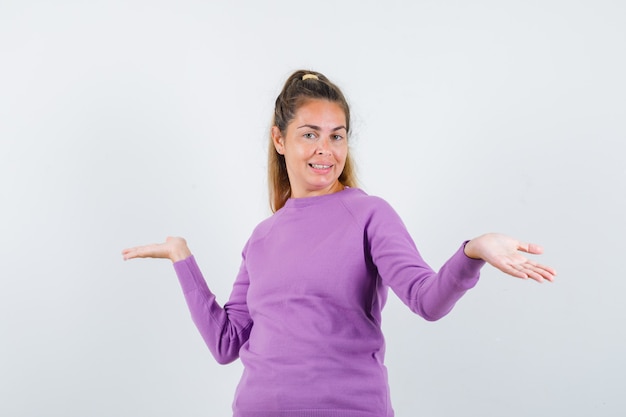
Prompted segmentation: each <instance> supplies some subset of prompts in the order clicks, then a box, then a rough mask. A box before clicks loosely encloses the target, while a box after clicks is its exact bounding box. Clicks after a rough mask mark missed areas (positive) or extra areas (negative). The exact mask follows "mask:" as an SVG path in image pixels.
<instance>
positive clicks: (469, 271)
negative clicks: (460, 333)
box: [366, 200, 484, 321]
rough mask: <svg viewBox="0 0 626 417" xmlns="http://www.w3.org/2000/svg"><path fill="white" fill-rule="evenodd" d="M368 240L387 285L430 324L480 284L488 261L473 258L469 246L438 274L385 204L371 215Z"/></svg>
mask: <svg viewBox="0 0 626 417" xmlns="http://www.w3.org/2000/svg"><path fill="white" fill-rule="evenodd" d="M366 235H367V236H366V238H367V242H368V245H369V250H370V255H371V258H372V262H373V263H374V265H375V266H376V268H377V270H378V275H379V277H380V278H381V279H382V281H383V283H384V284H386V285H388V286H389V287H390V288H391V289H392V290H393V292H394V293H395V294H396V295H397V296H398V297H399V298H400V299H401V300H402V302H403V303H404V304H406V305H407V306H408V307H409V308H410V309H411V311H413V312H414V313H416V314H419V315H420V316H422V317H423V318H425V319H426V320H429V321H434V320H438V319H440V318H442V317H443V316H445V315H446V314H448V313H449V312H450V311H451V310H452V308H453V307H454V305H455V304H456V302H457V301H458V300H459V299H460V298H461V297H462V296H463V295H464V294H465V292H466V291H467V290H468V289H470V288H472V287H474V286H475V285H476V283H477V282H478V278H479V275H480V269H481V268H482V266H483V265H484V261H482V260H476V259H472V258H469V257H467V256H466V255H465V252H464V251H463V249H464V246H465V243H464V244H463V245H462V246H461V247H460V248H459V249H458V250H457V251H456V252H455V253H454V254H453V255H452V257H450V259H448V261H447V262H445V263H444V265H443V266H442V267H441V268H440V269H439V271H438V272H435V271H434V270H433V269H432V268H431V267H430V266H429V265H428V264H427V263H426V262H425V261H424V259H423V258H422V256H421V254H420V253H419V251H418V249H417V247H416V246H415V243H414V241H413V239H412V238H411V236H410V235H409V232H408V231H407V229H406V227H405V226H404V224H403V222H402V221H401V219H400V217H399V216H398V215H397V213H396V212H395V211H394V210H393V208H391V206H389V205H388V204H387V203H386V202H385V201H384V200H379V202H378V207H377V208H376V210H375V211H374V212H373V213H371V215H370V216H369V219H368V223H367V226H366Z"/></svg>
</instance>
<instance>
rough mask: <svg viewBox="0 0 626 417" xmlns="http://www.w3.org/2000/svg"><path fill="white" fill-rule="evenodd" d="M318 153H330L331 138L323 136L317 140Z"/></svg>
mask: <svg viewBox="0 0 626 417" xmlns="http://www.w3.org/2000/svg"><path fill="white" fill-rule="evenodd" d="M317 154H318V155H330V139H328V138H321V139H320V140H319V141H318V142H317Z"/></svg>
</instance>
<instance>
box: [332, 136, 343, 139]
mask: <svg viewBox="0 0 626 417" xmlns="http://www.w3.org/2000/svg"><path fill="white" fill-rule="evenodd" d="M341 139H343V136H341V135H333V140H341Z"/></svg>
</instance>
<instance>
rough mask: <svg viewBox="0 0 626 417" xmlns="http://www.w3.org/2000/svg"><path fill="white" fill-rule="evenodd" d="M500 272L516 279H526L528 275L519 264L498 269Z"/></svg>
mask: <svg viewBox="0 0 626 417" xmlns="http://www.w3.org/2000/svg"><path fill="white" fill-rule="evenodd" d="M499 269H500V270H501V271H502V272H505V273H507V274H509V275H512V276H514V277H516V278H521V279H528V274H527V273H526V272H525V271H524V269H523V268H522V266H521V265H519V264H506V265H502V266H501V267H500V268H499Z"/></svg>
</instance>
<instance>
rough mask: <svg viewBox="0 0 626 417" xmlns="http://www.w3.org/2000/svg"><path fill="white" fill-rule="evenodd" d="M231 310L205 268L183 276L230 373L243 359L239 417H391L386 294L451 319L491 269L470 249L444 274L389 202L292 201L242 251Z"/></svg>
mask: <svg viewBox="0 0 626 417" xmlns="http://www.w3.org/2000/svg"><path fill="white" fill-rule="evenodd" d="M242 255H243V260H242V263H241V268H240V270H239V274H238V275H237V279H236V280H235V283H234V286H233V290H232V293H231V295H230V299H229V301H228V302H227V303H226V304H225V305H224V307H221V306H220V305H219V304H218V303H217V302H216V300H215V296H214V295H213V294H212V293H211V291H210V290H209V289H208V287H207V285H206V282H205V280H204V278H203V277H202V274H201V272H200V270H199V269H198V266H197V264H196V262H195V259H194V258H193V256H192V257H189V258H187V259H185V260H183V261H180V262H176V263H175V264H174V268H175V270H176V273H177V275H178V278H179V280H180V284H181V286H182V289H183V291H184V293H185V298H186V300H187V304H188V305H189V309H190V311H191V316H192V318H193V320H194V322H195V324H196V326H197V327H198V330H199V331H200V333H201V335H202V337H203V338H204V340H205V342H206V344H207V346H208V347H209V349H210V350H211V352H212V353H213V355H214V356H215V358H216V359H217V361H218V362H219V363H228V362H232V361H234V360H235V359H237V358H241V361H242V363H243V365H244V372H243V375H242V378H241V381H240V382H239V386H238V387H237V391H236V394H235V400H234V402H233V411H234V416H235V417H391V416H393V409H392V407H391V401H390V398H389V388H388V383H387V371H386V368H385V365H384V357H385V342H384V338H383V334H382V332H381V310H382V308H383V306H384V304H385V301H386V298H387V288H391V289H392V290H393V291H394V292H395V293H396V295H397V296H398V297H399V298H400V299H401V300H402V301H403V302H404V303H405V304H406V305H407V306H408V307H409V308H410V309H411V310H412V311H413V312H415V313H417V314H419V315H420V316H422V317H424V318H425V319H427V320H437V319H439V318H441V317H443V316H444V315H446V314H447V313H448V312H449V311H450V310H451V309H452V307H453V306H454V304H455V302H456V301H457V300H458V299H459V298H460V297H461V296H462V295H463V294H464V293H465V292H466V290H468V289H469V288H471V287H473V286H474V285H475V284H476V282H477V280H478V276H479V271H480V268H481V267H482V266H483V264H484V262H483V261H479V260H474V259H470V258H468V257H467V256H465V254H464V253H463V249H462V248H460V249H459V250H458V251H457V252H456V253H455V254H454V255H453V256H452V257H451V258H450V259H449V260H448V261H447V262H446V263H445V264H444V265H443V267H442V268H441V269H440V271H439V272H438V273H435V272H434V271H433V270H432V269H431V268H430V267H429V266H428V265H427V264H426V263H425V262H424V260H423V259H422V257H421V256H420V254H419V252H418V251H417V248H416V247H415V244H414V243H413V240H412V239H411V237H410V236H409V233H408V232H407V230H406V228H405V226H404V225H403V223H402V221H401V220H400V218H399V217H398V215H397V214H396V212H395V211H394V210H393V209H392V208H391V207H390V206H389V204H387V203H386V202H385V201H384V200H382V199H380V198H377V197H373V196H368V195H367V194H365V193H364V192H363V191H361V190H360V189H357V188H348V189H346V190H344V191H340V192H338V193H334V194H328V195H324V196H319V197H309V198H299V199H290V200H288V201H287V203H286V205H285V207H283V208H282V209H281V210H279V211H277V212H276V213H275V214H274V215H273V216H271V217H269V218H268V219H266V220H264V221H263V222H261V223H260V224H259V225H258V226H257V227H256V228H255V230H254V232H253V233H252V236H251V237H250V239H249V240H248V242H247V243H246V245H245V248H244V250H243V253H242Z"/></svg>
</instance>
